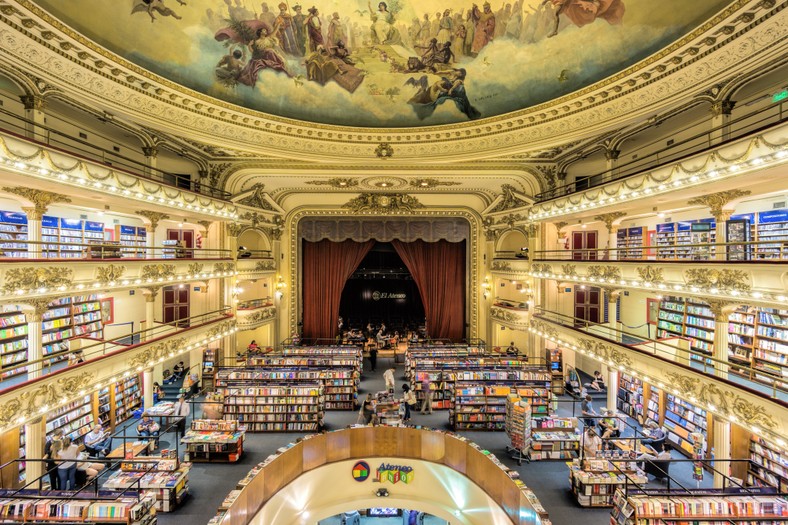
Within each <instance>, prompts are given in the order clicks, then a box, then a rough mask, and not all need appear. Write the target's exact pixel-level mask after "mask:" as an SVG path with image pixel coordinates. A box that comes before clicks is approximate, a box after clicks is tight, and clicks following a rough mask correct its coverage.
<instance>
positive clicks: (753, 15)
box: [3, 0, 785, 158]
mask: <svg viewBox="0 0 788 525" xmlns="http://www.w3.org/2000/svg"><path fill="white" fill-rule="evenodd" d="M7 3H8V4H10V5H9V7H7V8H6V12H7V15H6V16H7V18H8V20H7V22H6V24H7V29H6V30H5V31H6V32H8V33H9V35H8V36H4V37H3V39H4V46H3V54H4V55H5V56H6V57H7V59H6V60H7V61H9V62H12V63H16V62H20V61H24V60H26V61H28V62H29V63H31V65H32V66H34V69H35V71H34V73H35V74H37V75H40V76H41V77H42V78H44V79H45V80H49V79H57V80H58V82H59V84H63V85H66V86H68V87H69V89H71V90H74V91H82V92H83V93H84V94H85V96H87V97H94V98H96V99H98V100H101V101H102V103H103V104H104V105H107V106H110V107H113V108H118V109H120V110H125V111H127V112H131V113H134V112H145V113H146V114H148V115H150V116H151V117H155V118H158V119H160V120H161V121H164V122H166V125H167V126H169V127H170V128H172V129H184V130H190V131H191V132H192V133H195V134H198V135H200V136H212V137H214V138H215V139H217V140H226V141H231V142H233V143H234V144H235V145H236V147H241V146H240V144H239V143H243V144H244V145H250V146H251V145H257V146H258V147H261V148H270V149H276V150H278V151H282V152H294V153H295V152H297V153H298V154H301V153H303V152H309V153H312V154H314V155H316V156H323V155H324V156H336V155H355V156H357V157H359V158H363V157H366V158H369V154H370V146H372V145H375V144H381V143H382V142H388V141H389V140H391V141H392V142H396V143H397V155H398V157H399V156H401V155H402V156H407V157H412V158H418V157H419V156H422V157H423V156H426V155H430V156H433V157H445V158H449V157H452V156H454V157H456V156H457V155H458V154H463V153H465V154H469V155H476V154H478V152H479V151H488V150H491V149H495V148H501V149H506V148H510V149H512V150H516V149H518V148H519V149H522V146H524V145H532V146H536V145H537V142H538V141H539V140H547V139H549V140H552V141H553V142H554V141H555V140H556V137H558V136H561V135H562V134H563V135H565V136H567V138H569V136H571V135H572V134H573V133H577V132H580V131H581V130H583V129H588V128H593V127H594V126H599V125H609V124H610V123H611V122H614V121H615V119H616V118H623V119H628V118H630V117H632V116H634V115H636V114H638V113H642V112H646V111H650V110H651V109H652V108H653V107H654V106H655V105H656V104H659V103H660V102H661V101H663V100H666V99H670V98H671V97H677V96H680V95H681V94H682V93H683V92H684V91H686V90H687V87H688V86H694V87H696V88H698V89H703V87H704V86H707V85H709V84H711V83H712V82H713V80H714V79H715V78H717V77H718V76H719V75H721V74H724V73H725V72H726V71H729V70H730V69H731V68H732V67H733V66H734V65H736V66H741V65H743V64H748V63H752V62H755V61H754V60H752V58H753V57H757V56H759V54H760V53H761V52H762V51H764V50H768V49H769V48H770V46H773V45H774V42H775V40H776V39H777V35H781V34H784V23H785V21H784V20H781V17H779V16H769V13H768V12H767V11H769V10H771V9H773V10H774V11H778V10H779V9H782V7H784V6H783V5H782V4H781V5H778V6H776V7H775V6H774V4H775V3H774V2H762V1H758V2H756V1H754V0H753V1H744V0H738V1H734V2H732V3H731V4H730V5H729V6H728V7H727V8H725V9H724V10H723V11H721V12H720V13H719V14H717V15H716V16H714V17H713V18H712V19H711V20H709V21H708V22H707V23H705V24H703V25H701V26H700V27H698V29H697V30H696V31H693V32H692V33H691V34H688V35H686V36H685V37H683V38H682V39H680V40H679V41H677V42H675V43H674V44H673V45H671V46H669V47H667V48H665V49H664V50H662V51H660V52H658V53H656V54H654V55H652V56H651V57H649V58H647V59H646V60H643V61H641V62H640V63H638V64H636V65H634V66H632V67H630V68H628V69H626V70H624V71H622V72H621V73H619V74H617V75H614V76H612V77H610V78H608V79H606V80H604V81H602V82H599V83H597V84H594V85H592V86H589V87H587V88H584V89H582V90H579V91H577V92H575V93H573V94H571V95H567V96H564V97H561V98H558V99H556V100H553V101H551V102H549V103H545V104H541V105H538V106H535V107H532V108H529V109H527V110H522V111H517V112H514V113H510V114H507V115H502V116H499V117H495V118H490V119H484V120H483V121H481V122H470V123H463V124H457V125H451V126H441V127H424V128H415V129H403V130H385V132H381V130H376V129H363V130H362V129H352V128H340V127H333V126H324V125H317V124H310V125H308V124H305V123H302V122H297V121H293V120H287V119H283V118H277V117H273V116H270V115H261V114H259V113H255V112H252V111H248V110H243V109H241V108H239V107H237V106H233V105H230V104H227V103H222V102H219V101H216V100H215V99H212V98H210V97H208V96H205V95H200V94H198V93H195V92H192V91H189V90H187V89H185V88H183V87H182V86H179V85H177V84H175V83H173V82H170V81H167V80H164V79H161V78H159V77H156V76H154V75H152V74H150V73H149V72H147V71H145V70H144V69H142V68H140V67H138V66H136V65H134V64H132V63H131V62H128V61H125V60H123V59H121V58H119V57H117V56H115V55H113V54H111V53H109V52H107V51H106V50H104V49H102V48H100V47H99V46H96V45H94V44H92V43H91V42H89V41H87V40H86V39H84V38H83V37H81V36H80V35H78V34H76V33H74V32H73V31H72V30H70V29H69V28H68V27H66V26H65V25H64V24H62V23H60V22H59V21H57V20H54V19H52V17H50V16H49V15H47V14H46V13H45V12H43V11H42V10H41V9H40V8H38V7H37V6H36V5H35V4H33V3H32V2H30V1H29V0H7ZM12 6H19V8H18V9H17V8H16V7H12ZM740 11H741V12H744V11H746V13H745V14H746V15H747V16H740ZM771 14H774V13H771ZM781 24H782V25H781ZM17 28H18V29H17ZM19 32H23V33H24V34H25V36H24V37H22V36H20V35H19V34H18V33H19ZM45 33H46V37H45V36H44V34H45ZM752 67H757V64H756V63H753V64H752ZM206 117H207V118H206ZM559 120H560V122H558V121H559ZM572 140H573V139H572ZM450 141H452V142H455V143H456V145H454V146H452V147H450V148H447V147H446V144H445V143H447V142H450Z"/></svg>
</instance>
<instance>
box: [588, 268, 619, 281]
mask: <svg viewBox="0 0 788 525" xmlns="http://www.w3.org/2000/svg"><path fill="white" fill-rule="evenodd" d="M586 277H587V278H590V277H593V278H595V279H600V280H603V281H610V280H611V279H613V280H616V281H620V280H621V268H619V267H618V266H612V265H606V266H602V265H598V264H594V265H591V266H589V267H588V268H587V269H586Z"/></svg>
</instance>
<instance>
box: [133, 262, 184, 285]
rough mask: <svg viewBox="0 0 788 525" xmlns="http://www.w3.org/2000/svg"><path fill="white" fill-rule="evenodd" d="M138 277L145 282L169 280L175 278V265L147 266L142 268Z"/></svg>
mask: <svg viewBox="0 0 788 525" xmlns="http://www.w3.org/2000/svg"><path fill="white" fill-rule="evenodd" d="M140 277H141V278H142V279H145V280H148V279H152V280H154V281H155V280H157V279H170V278H172V277H175V265H174V264H164V263H159V264H148V265H146V266H143V267H142V272H141V273H140Z"/></svg>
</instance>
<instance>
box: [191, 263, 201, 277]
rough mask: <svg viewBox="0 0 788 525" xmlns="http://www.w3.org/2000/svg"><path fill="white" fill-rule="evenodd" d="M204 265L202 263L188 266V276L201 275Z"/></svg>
mask: <svg viewBox="0 0 788 525" xmlns="http://www.w3.org/2000/svg"><path fill="white" fill-rule="evenodd" d="M203 268H205V265H204V264H202V263H193V264H190V265H189V275H199V274H201V273H202V270H203Z"/></svg>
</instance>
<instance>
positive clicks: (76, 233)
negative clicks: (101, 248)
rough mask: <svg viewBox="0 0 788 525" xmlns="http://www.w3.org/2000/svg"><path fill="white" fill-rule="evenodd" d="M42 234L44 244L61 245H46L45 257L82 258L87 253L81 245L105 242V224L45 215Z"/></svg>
mask: <svg viewBox="0 0 788 525" xmlns="http://www.w3.org/2000/svg"><path fill="white" fill-rule="evenodd" d="M41 234H42V235H41V240H42V241H44V242H51V243H60V244H59V245H58V244H47V245H45V247H44V250H43V253H44V257H48V258H61V259H74V258H82V257H83V256H84V255H85V254H86V251H85V248H84V246H81V245H84V244H89V243H91V242H93V243H96V242H98V243H101V242H103V241H104V224H103V223H101V222H93V221H83V220H81V219H64V218H58V217H51V216H48V215H45V216H44V217H43V218H42V220H41Z"/></svg>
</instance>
